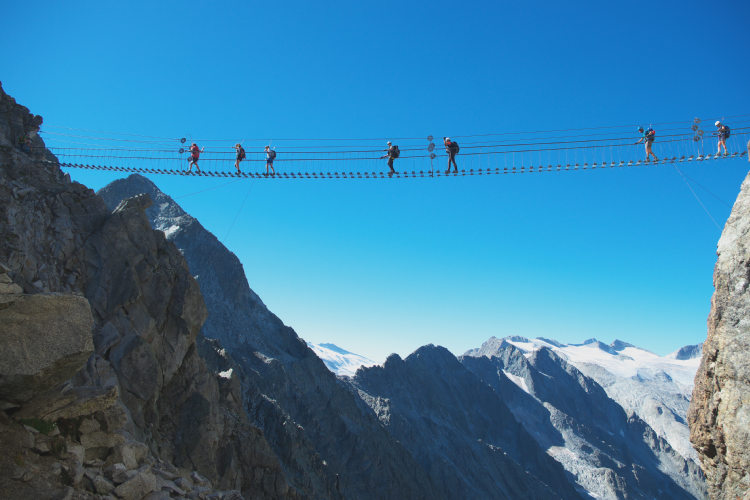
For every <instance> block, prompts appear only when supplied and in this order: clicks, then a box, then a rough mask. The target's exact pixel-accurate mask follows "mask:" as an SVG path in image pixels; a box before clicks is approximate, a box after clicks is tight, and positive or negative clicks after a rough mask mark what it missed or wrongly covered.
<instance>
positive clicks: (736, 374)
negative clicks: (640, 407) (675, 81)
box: [688, 145, 750, 500]
mask: <svg viewBox="0 0 750 500" xmlns="http://www.w3.org/2000/svg"><path fill="white" fill-rule="evenodd" d="M749 146H750V145H749ZM717 253H718V258H717V261H716V267H715V268H714V288H715V291H714V295H713V297H712V299H711V312H710V314H709V316H708V335H707V338H706V342H705V343H704V344H703V358H702V360H701V365H700V368H699V369H698V373H697V374H696V376H695V389H694V391H693V398H692V402H691V406H690V410H689V412H688V422H689V425H690V440H691V441H692V443H693V445H694V446H695V449H696V450H697V451H698V454H699V457H700V460H701V464H702V466H703V470H704V471H705V473H706V478H707V482H708V485H709V494H710V495H711V497H712V498H717V499H726V500H730V499H731V500H735V499H737V498H743V499H749V498H750V446H748V445H750V293H748V286H750V175H749V176H748V177H746V178H745V181H744V182H743V184H742V188H741V190H740V194H739V196H738V197H737V200H736V201H735V203H734V207H733V208H732V213H731V215H730V217H729V220H727V223H726V225H725V226H724V231H723V232H722V235H721V239H720V240H719V245H718V250H717Z"/></svg>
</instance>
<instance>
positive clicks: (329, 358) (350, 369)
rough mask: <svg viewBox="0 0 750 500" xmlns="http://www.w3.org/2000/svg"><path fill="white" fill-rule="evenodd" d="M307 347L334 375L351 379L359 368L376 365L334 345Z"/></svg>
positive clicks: (309, 343)
mask: <svg viewBox="0 0 750 500" xmlns="http://www.w3.org/2000/svg"><path fill="white" fill-rule="evenodd" d="M307 347H309V348H310V349H312V350H313V352H314V353H315V354H317V355H318V357H319V358H320V359H322V360H323V363H325V365H326V366H327V367H328V369H329V370H331V371H332V372H333V373H335V374H336V375H346V376H348V377H353V376H354V374H355V373H356V372H357V369H358V368H359V367H360V366H373V365H376V364H377V363H376V362H375V361H373V360H371V359H369V358H366V357H364V356H360V355H359V354H355V353H353V352H349V351H347V350H345V349H342V348H340V347H339V346H337V345H336V344H313V343H311V342H308V343H307Z"/></svg>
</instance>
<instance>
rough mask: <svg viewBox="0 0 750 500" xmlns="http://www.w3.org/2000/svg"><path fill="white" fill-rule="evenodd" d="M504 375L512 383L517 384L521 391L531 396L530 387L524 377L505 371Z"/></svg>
mask: <svg viewBox="0 0 750 500" xmlns="http://www.w3.org/2000/svg"><path fill="white" fill-rule="evenodd" d="M503 373H504V374H505V376H506V377H508V378H509V379H510V381H511V382H513V383H514V384H516V385H517V386H518V387H519V389H521V390H522V391H523V392H525V393H526V394H531V393H530V392H529V387H528V386H527V385H526V381H525V380H524V379H523V377H519V376H518V375H513V374H512V373H511V372H509V371H506V370H503Z"/></svg>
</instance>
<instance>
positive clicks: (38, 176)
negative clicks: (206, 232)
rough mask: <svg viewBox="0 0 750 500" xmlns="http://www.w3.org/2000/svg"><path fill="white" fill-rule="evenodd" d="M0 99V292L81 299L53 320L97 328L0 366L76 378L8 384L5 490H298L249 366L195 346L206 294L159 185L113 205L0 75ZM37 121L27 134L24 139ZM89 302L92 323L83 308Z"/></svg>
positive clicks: (84, 493)
mask: <svg viewBox="0 0 750 500" xmlns="http://www.w3.org/2000/svg"><path fill="white" fill-rule="evenodd" d="M0 112H1V113H0V262H3V263H4V266H5V267H3V268H2V272H1V273H0V275H2V276H0V292H3V294H4V295H5V296H7V295H12V296H13V297H14V298H13V299H7V298H4V299H3V300H2V301H0V302H2V304H0V309H3V311H4V312H5V313H6V314H10V313H13V314H16V313H15V312H19V311H22V310H23V307H24V305H26V306H29V305H30V306H32V307H34V308H35V311H36V310H39V311H40V313H41V312H44V310H43V309H41V307H40V306H39V305H40V304H42V303H43V302H45V301H46V302H50V301H52V302H53V303H55V302H56V303H59V302H60V301H63V300H67V301H73V302H72V303H74V304H77V305H76V308H77V309H73V308H72V307H68V308H67V309H68V310H67V311H58V312H57V313H56V314H58V315H59V316H61V317H60V318H58V320H57V321H56V322H55V323H56V325H59V326H57V327H56V328H60V329H62V328H63V326H64V325H66V323H70V328H69V329H68V330H75V335H74V334H73V333H72V332H68V333H69V334H70V335H69V336H76V335H77V337H78V338H84V337H85V338H86V340H87V342H88V343H86V342H85V341H84V342H83V344H84V348H81V347H80V344H81V342H78V344H77V343H76V342H73V341H71V342H68V341H67V340H66V339H63V338H62V337H61V336H60V332H55V331H52V330H53V329H49V330H50V331H47V332H45V333H46V334H47V340H48V341H49V342H54V347H55V349H57V350H59V351H60V353H62V354H63V355H65V354H66V353H69V354H70V355H69V356H68V357H69V358H71V362H70V363H65V368H66V369H65V370H63V371H60V370H57V371H53V372H50V371H49V370H45V366H47V365H48V364H49V363H48V362H49V361H50V360H51V358H48V357H45V356H43V355H39V356H37V355H36V354H34V355H33V357H34V358H37V361H38V364H39V366H31V370H30V373H22V372H19V371H18V370H17V371H16V372H12V371H11V370H6V369H5V368H3V372H2V373H0V376H2V380H3V381H6V380H15V379H12V378H10V377H13V376H16V375H15V374H17V373H21V375H23V376H26V377H31V379H34V378H36V379H41V380H45V381H46V384H47V385H55V386H56V387H57V386H59V382H61V381H62V379H64V378H66V377H67V378H69V379H70V380H68V381H67V382H65V383H64V384H63V385H62V386H61V387H58V388H56V389H55V388H51V390H47V391H46V392H39V391H40V390H41V388H40V389H38V390H37V388H35V389H34V390H33V391H30V392H31V393H33V394H23V395H22V397H19V396H13V397H12V398H10V399H12V401H11V403H10V404H8V405H4V407H3V408H2V410H4V411H0V437H2V445H3V446H2V449H3V451H4V453H3V454H2V456H0V471H2V472H3V473H2V474H0V490H1V491H3V492H4V494H5V497H6V498H31V497H34V496H37V497H40V498H47V497H48V498H53V497H55V496H56V495H58V494H59V495H60V496H61V497H62V496H64V495H72V494H73V493H71V492H75V494H76V495H78V496H79V497H80V498H92V497H93V495H94V494H113V495H115V496H118V497H121V498H140V497H141V496H145V495H146V494H151V493H153V494H158V495H160V496H159V498H162V497H165V496H166V497H170V496H171V497H183V498H184V497H189V498H198V497H201V498H203V497H205V496H207V495H214V496H216V497H217V498H230V497H231V498H236V497H238V495H240V491H241V492H242V493H241V494H242V495H244V496H245V497H246V498H293V497H295V496H296V492H295V491H294V490H293V489H290V488H289V485H288V483H287V481H286V479H285V475H284V472H283V470H282V467H281V464H280V463H279V461H278V459H277V458H276V457H275V456H274V453H273V451H272V450H271V448H270V447H269V445H268V443H267V441H266V440H265V438H264V436H263V434H262V432H261V431H260V429H258V428H257V427H255V426H253V425H252V424H251V423H250V422H249V420H248V419H247V416H246V414H245V413H244V411H243V408H242V405H241V403H239V401H241V400H242V391H241V388H240V386H239V380H238V379H237V378H236V376H235V377H234V378H232V377H231V376H230V377H229V379H225V378H224V377H220V376H219V375H218V374H216V373H214V372H212V371H211V370H209V369H208V367H207V366H206V363H205V361H204V360H203V359H202V358H201V357H200V354H199V350H198V347H197V345H196V336H197V335H198V332H199V331H200V328H201V326H202V324H203V321H204V319H205V315H206V312H205V306H204V303H203V299H202V297H201V294H200V290H199V287H198V285H197V284H196V282H195V280H194V279H193V278H192V276H191V274H190V272H189V270H188V267H187V264H186V262H185V260H184V258H183V256H182V255H181V254H180V252H179V251H178V250H177V248H176V247H175V246H174V245H173V244H172V243H171V242H169V241H167V240H166V239H165V237H164V235H163V233H161V232H158V231H153V230H152V229H151V227H150V223H149V221H148V219H147V218H146V215H145V212H144V211H145V209H146V208H147V207H148V206H149V204H150V203H151V200H150V199H149V198H148V197H147V196H146V197H138V198H133V199H129V200H126V201H124V202H123V203H122V204H121V205H120V206H119V207H117V208H116V209H115V210H113V211H110V210H109V209H108V208H107V207H106V205H105V204H104V202H103V201H102V200H101V199H100V198H99V197H97V196H96V195H95V194H94V192H93V191H91V190H90V189H87V188H85V187H84V186H82V185H80V184H77V183H71V182H70V180H69V178H68V176H66V175H64V174H62V172H61V171H60V168H59V166H58V164H57V161H56V159H55V158H54V156H52V155H51V154H49V152H47V151H46V150H45V149H44V143H43V142H42V140H41V139H40V138H39V137H38V136H36V135H34V133H35V132H36V130H38V127H39V125H40V124H41V118H40V117H33V116H32V115H30V114H29V113H28V110H27V109H26V108H24V107H23V106H19V105H18V104H16V103H15V101H14V100H13V99H12V98H11V97H10V96H8V95H7V94H5V93H4V92H3V91H2V88H0ZM32 135H33V138H32V145H33V148H32V149H28V148H26V149H24V148H21V147H19V145H18V139H19V138H20V137H22V136H26V137H30V136H32ZM22 292H23V293H24V294H25V295H19V294H21V293H22ZM55 294H57V295H55ZM18 297H21V298H20V299H19V298H18ZM84 303H85V304H86V306H85V308H88V307H89V306H90V313H89V317H88V318H89V322H88V323H86V324H83V323H85V322H81V321H77V322H75V321H74V320H76V319H77V318H78V319H80V316H81V312H80V311H81V308H82V307H83V306H82V304H84ZM58 305H59V304H58ZM69 305H70V304H69ZM48 309H49V311H47V312H46V313H45V314H43V315H41V316H40V317H39V318H36V319H35V320H29V321H27V320H23V319H22V320H19V321H18V332H17V333H18V336H19V338H20V339H22V341H23V342H27V343H31V344H29V345H32V346H34V347H40V348H43V347H44V346H43V345H38V346H37V345H36V344H34V338H33V337H32V335H34V334H35V332H34V328H35V326H34V325H35V324H37V323H35V321H45V320H48V321H53V319H52V318H50V317H49V315H50V314H55V312H54V308H53V307H52V306H50V307H48ZM87 310H88V309H87ZM14 311H15V312H14ZM74 311H78V312H77V313H76V314H73V312H74ZM14 317H16V316H14ZM92 318H93V329H92V324H91V319H92ZM53 322H54V321H53ZM77 325H80V329H79V328H78V326H77ZM0 332H1V333H2V334H5V333H6V331H5V328H3V330H2V331H0ZM53 334H54V335H57V337H54V336H53ZM92 345H93V349H94V352H93V354H91V355H90V356H88V354H89V353H90V351H91V348H92ZM86 347H87V348H88V351H86ZM84 353H85V354H84ZM5 355H6V352H5V351H0V358H3V357H4V356H5ZM63 357H64V356H63ZM86 357H87V358H88V359H86ZM73 358H74V359H75V361H76V363H72V359H73ZM9 360H10V358H6V361H5V362H0V367H6V366H7V365H8V363H9ZM82 361H83V362H85V363H83V364H84V366H83V367H82V368H81V369H80V370H78V371H77V373H75V375H73V372H75V369H74V368H76V369H77V367H78V366H80V364H81V362H82ZM45 363H46V364H45ZM58 364H59V363H58ZM76 364H77V366H76ZM53 366H56V365H55V363H53ZM51 375H54V376H51ZM71 375H73V376H72V378H71ZM27 380H29V379H27ZM16 385H17V384H16ZM45 388H46V387H45ZM27 396H30V399H28V398H27ZM24 424H25V427H24ZM40 436H44V437H40ZM166 476H169V477H168V478H166V479H165V477H166ZM170 478H171V479H170ZM180 478H181V480H179V481H178V479H180ZM164 481H168V483H165V482H164Z"/></svg>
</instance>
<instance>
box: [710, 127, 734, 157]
mask: <svg viewBox="0 0 750 500" xmlns="http://www.w3.org/2000/svg"><path fill="white" fill-rule="evenodd" d="M714 125H716V135H718V136H719V146H718V147H719V149H718V150H716V154H717V155H720V154H721V147H722V146H724V154H725V155H728V154H729V151H727V139H729V135H730V132H729V127H728V126H726V125H724V124H722V123H721V122H720V121H719V120H716V123H714Z"/></svg>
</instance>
